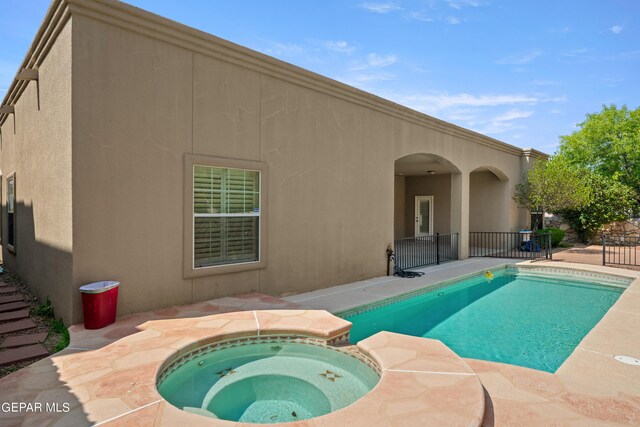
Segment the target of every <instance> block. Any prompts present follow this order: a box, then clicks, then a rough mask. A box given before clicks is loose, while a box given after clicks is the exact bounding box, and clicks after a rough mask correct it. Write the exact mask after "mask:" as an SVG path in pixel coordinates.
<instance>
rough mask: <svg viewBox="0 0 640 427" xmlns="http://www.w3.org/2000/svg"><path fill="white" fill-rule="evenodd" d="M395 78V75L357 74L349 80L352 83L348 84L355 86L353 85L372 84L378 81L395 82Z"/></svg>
mask: <svg viewBox="0 0 640 427" xmlns="http://www.w3.org/2000/svg"><path fill="white" fill-rule="evenodd" d="M394 77H395V76H394V75H393V74H389V73H375V72H374V73H360V74H355V75H354V76H352V77H351V78H349V79H348V81H349V82H350V83H347V84H353V85H356V86H357V85H359V84H360V83H370V82H377V81H386V80H393V78H394Z"/></svg>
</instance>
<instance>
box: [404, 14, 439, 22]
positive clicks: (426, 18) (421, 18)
mask: <svg viewBox="0 0 640 427" xmlns="http://www.w3.org/2000/svg"><path fill="white" fill-rule="evenodd" d="M407 17H408V18H409V19H415V20H416V21H423V22H433V21H435V19H433V18H432V17H430V16H429V15H427V14H425V13H424V12H411V13H409V14H408V15H407Z"/></svg>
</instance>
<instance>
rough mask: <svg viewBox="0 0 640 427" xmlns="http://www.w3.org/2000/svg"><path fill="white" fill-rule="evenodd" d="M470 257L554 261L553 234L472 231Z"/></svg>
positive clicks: (470, 234) (470, 235)
mask: <svg viewBox="0 0 640 427" xmlns="http://www.w3.org/2000/svg"><path fill="white" fill-rule="evenodd" d="M469 256H470V257H489V258H524V259H540V258H545V259H552V257H553V252H552V249H551V234H550V233H544V234H536V233H534V232H531V231H526V232H525V231H518V232H501V231H472V232H470V233H469Z"/></svg>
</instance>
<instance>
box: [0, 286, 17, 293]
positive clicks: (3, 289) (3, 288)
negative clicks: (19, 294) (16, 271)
mask: <svg viewBox="0 0 640 427" xmlns="http://www.w3.org/2000/svg"><path fill="white" fill-rule="evenodd" d="M15 291H17V289H16V287H15V286H0V294H8V293H9V292H15Z"/></svg>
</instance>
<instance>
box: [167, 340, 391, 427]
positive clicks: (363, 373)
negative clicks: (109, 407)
mask: <svg viewBox="0 0 640 427" xmlns="http://www.w3.org/2000/svg"><path fill="white" fill-rule="evenodd" d="M379 379H380V376H379V368H378V366H377V365H376V364H375V363H373V362H372V361H371V360H369V359H368V358H367V357H366V356H365V355H363V354H362V353H360V352H359V351H357V350H355V349H353V348H341V347H333V346H330V345H327V344H326V341H323V340H319V339H314V338H307V337H268V336H266V337H265V336H260V337H245V338H239V339H233V340H227V341H223V342H218V343H215V344H212V345H208V346H204V347H200V348H197V349H195V350H193V351H191V352H189V353H188V354H185V355H183V356H181V357H180V358H178V359H176V360H174V361H173V362H172V363H171V364H169V365H168V366H166V367H165V368H164V369H163V370H162V372H161V374H160V376H159V378H158V384H157V385H158V390H159V392H160V394H161V395H162V396H163V397H164V398H165V399H166V400H167V401H168V402H169V403H171V404H173V405H174V406H177V407H178V408H180V409H183V410H185V411H188V412H192V413H196V414H200V415H204V416H208V417H213V418H220V419H224V420H230V421H241V422H250V423H281V422H288V421H296V420H304V419H308V418H313V417H317V416H320V415H324V414H327V413H329V412H332V411H335V410H338V409H341V408H344V407H345V406H348V405H350V404H351V403H353V402H355V401H356V400H358V399H359V398H361V397H362V396H364V395H365V394H366V393H367V392H369V391H370V390H371V389H373V387H375V385H376V384H377V383H378V381H379Z"/></svg>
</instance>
